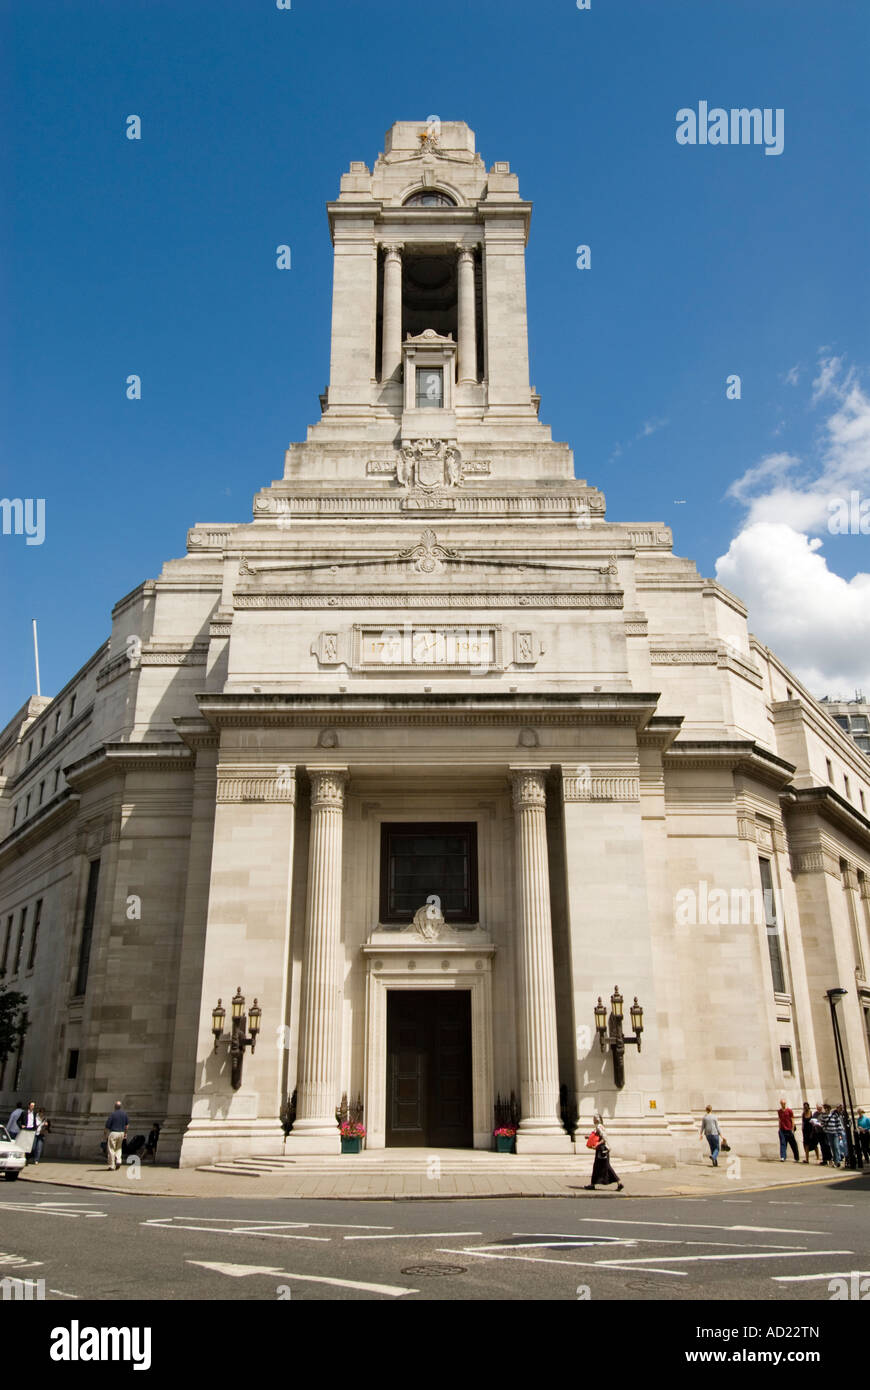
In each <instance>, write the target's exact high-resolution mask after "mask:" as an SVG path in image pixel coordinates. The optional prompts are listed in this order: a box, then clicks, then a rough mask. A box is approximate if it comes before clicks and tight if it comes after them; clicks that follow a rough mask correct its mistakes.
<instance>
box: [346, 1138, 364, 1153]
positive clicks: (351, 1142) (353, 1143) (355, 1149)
mask: <svg viewBox="0 0 870 1390" xmlns="http://www.w3.org/2000/svg"><path fill="white" fill-rule="evenodd" d="M361 1151H362V1139H342V1141H341V1152H342V1153H343V1154H358V1153H360V1152H361Z"/></svg>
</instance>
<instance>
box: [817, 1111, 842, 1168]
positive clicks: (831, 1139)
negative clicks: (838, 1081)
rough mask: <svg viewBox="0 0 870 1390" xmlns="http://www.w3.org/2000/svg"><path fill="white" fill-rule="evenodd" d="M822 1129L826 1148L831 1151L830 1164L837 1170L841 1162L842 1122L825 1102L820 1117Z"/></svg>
mask: <svg viewBox="0 0 870 1390" xmlns="http://www.w3.org/2000/svg"><path fill="white" fill-rule="evenodd" d="M822 1127H823V1129H824V1131H825V1138H826V1139H827V1141H828V1148H829V1149H830V1151H831V1162H832V1163H833V1165H834V1167H835V1168H839V1167H840V1164H841V1163H842V1161H843V1160H842V1153H841V1150H840V1131H841V1129H842V1121H841V1120H840V1116H839V1115H838V1114H837V1112H836V1110H832V1109H831V1107H830V1105H829V1104H828V1102H827V1101H825V1105H824V1113H823V1115H822Z"/></svg>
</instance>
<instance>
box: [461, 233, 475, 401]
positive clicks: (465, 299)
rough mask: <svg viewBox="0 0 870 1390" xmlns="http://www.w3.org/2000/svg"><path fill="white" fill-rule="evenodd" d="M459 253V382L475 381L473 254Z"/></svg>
mask: <svg viewBox="0 0 870 1390" xmlns="http://www.w3.org/2000/svg"><path fill="white" fill-rule="evenodd" d="M457 251H458V253H459V375H458V377H457V380H458V381H460V382H470V383H474V382H476V381H477V321H476V320H477V314H476V307H475V302H474V252H473V251H472V250H470V249H469V248H468V247H467V246H459V247H457Z"/></svg>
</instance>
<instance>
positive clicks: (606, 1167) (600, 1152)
mask: <svg viewBox="0 0 870 1390" xmlns="http://www.w3.org/2000/svg"><path fill="white" fill-rule="evenodd" d="M592 1123H593V1129H592V1134H590V1136H589V1139H592V1137H593V1135H597V1136H598V1143H597V1144H595V1145H593V1146H592V1147H594V1149H595V1159H594V1161H593V1164H592V1181H591V1182H588V1183H587V1184H586V1187H585V1189H584V1190H585V1191H586V1192H594V1191H595V1185H596V1183H602V1184H603V1186H604V1187H609V1186H610V1184H611V1183H614V1182H615V1183H616V1190H617V1192H621V1191H622V1189H623V1186H624V1184H623V1183H621V1182H620V1181H619V1175H618V1174H617V1173H615V1172H614V1171H613V1169H612V1168H611V1166H610V1146H609V1144H608V1142H607V1133H606V1131H605V1128H604V1125H603V1123H602V1120H601V1116H600V1115H598V1114H595V1115H593V1116H592ZM589 1139H587V1141H586V1142H587V1144H588V1143H589Z"/></svg>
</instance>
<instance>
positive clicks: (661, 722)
mask: <svg viewBox="0 0 870 1390" xmlns="http://www.w3.org/2000/svg"><path fill="white" fill-rule="evenodd" d="M682 727H683V716H682V715H681V714H675V715H666V714H656V715H653V717H652V719H651V720H650V721H649V723H648V724H647V726H646V728H645V729H644V730H642V732H640V733H639V734H638V736H637V742H638V747H640V748H657V749H661V750H662V751H663V752H664V751H666V750H667V749H668V748H670V747H671V745H672V744H673V742H674V739H675V738H677V737H678V735H679V732H680V729H681V728H682Z"/></svg>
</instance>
